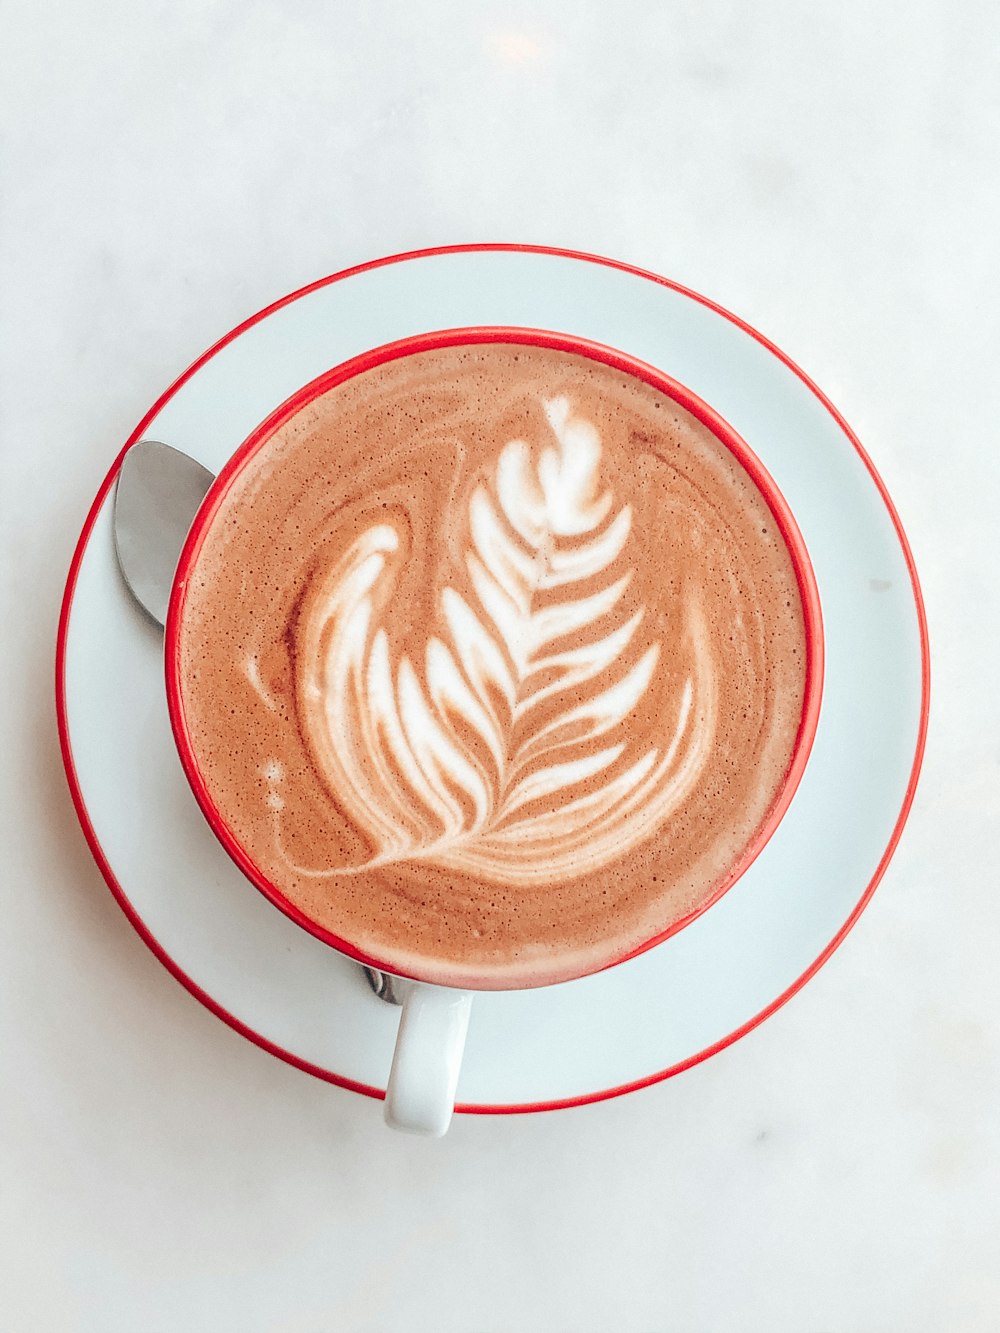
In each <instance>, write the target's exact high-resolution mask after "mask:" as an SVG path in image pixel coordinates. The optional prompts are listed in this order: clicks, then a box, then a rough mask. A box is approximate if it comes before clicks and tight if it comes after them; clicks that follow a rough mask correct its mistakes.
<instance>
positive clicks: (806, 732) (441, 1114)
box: [165, 327, 823, 1136]
mask: <svg viewBox="0 0 1000 1333" xmlns="http://www.w3.org/2000/svg"><path fill="white" fill-rule="evenodd" d="M484 342H502V343H520V344H524V345H527V346H536V347H537V346H540V347H548V348H554V349H556V350H561V351H567V352H573V353H576V354H578V355H582V356H588V357H591V358H592V359H594V360H597V361H600V362H602V363H604V364H605V365H609V366H612V367H614V368H615V369H617V370H620V371H624V372H626V373H628V374H631V375H634V376H636V377H637V378H639V379H643V380H645V381H647V382H648V383H650V384H652V385H653V386H654V387H655V388H657V389H659V390H660V391H661V392H663V393H665V394H666V395H667V396H668V397H671V398H673V399H674V400H675V401H676V402H678V403H679V404H680V405H681V406H682V407H683V408H685V409H686V410H687V411H688V412H690V413H692V414H693V415H694V416H695V417H697V418H698V419H699V420H700V421H701V422H702V423H703V424H705V425H706V426H708V428H709V429H710V430H711V431H712V432H713V434H715V435H716V437H717V438H718V439H720V440H721V441H722V442H723V443H724V444H725V445H726V447H727V448H728V449H729V450H730V451H731V452H732V453H733V454H734V455H735V457H736V458H737V459H738V461H739V462H740V463H741V464H742V466H743V467H744V468H745V469H746V471H747V472H748V473H749V475H750V476H751V478H752V479H753V481H754V482H755V483H756V485H757V487H758V489H759V490H760V492H761V494H762V495H763V497H764V499H765V500H766V502H767V504H768V505H769V507H770V509H771V511H772V513H773V515H774V517H775V519H776V521H777V524H778V527H779V529H780V531H781V533H782V535H783V537H784V540H785V542H786V545H787V547H788V550H789V554H790V556H791V559H792V562H793V565H794V568H795V571H796V575H797V577H798V582H799V589H800V593H801V596H802V606H803V613H804V620H805V631H806V646H807V673H806V689H805V695H804V703H803V711H802V721H801V725H800V728H799V733H798V738H797V741H796V746H795V751H794V755H793V758H792V762H791V764H790V766H789V769H788V772H787V774H786V776H785V780H784V783H783V785H782V788H781V791H780V793H779V795H778V798H777V800H776V801H775V803H774V804H773V806H772V808H771V810H770V813H769V814H768V817H767V819H766V820H765V821H764V823H763V824H762V825H761V826H760V828H758V830H757V831H756V833H755V834H754V837H753V839H752V840H751V841H750V842H749V843H748V844H747V846H746V847H745V848H744V849H743V851H742V853H741V854H740V856H739V858H738V860H737V861H736V863H735V864H734V865H733V866H732V867H731V869H730V872H729V874H728V875H727V876H726V878H725V879H724V880H723V881H722V882H721V883H720V884H717V885H716V886H715V887H714V889H713V891H712V893H711V894H710V895H709V896H708V897H707V898H706V899H705V900H704V901H702V902H701V903H700V904H699V906H698V908H697V910H696V911H694V912H692V913H690V914H689V915H687V916H685V917H683V918H681V919H679V920H673V921H669V922H665V923H664V926H663V928H662V929H661V930H660V931H658V932H657V933H656V934H654V935H653V936H652V937H651V938H649V939H647V940H645V941H643V943H642V944H641V945H639V946H638V947H637V948H632V949H630V950H629V951H628V953H627V954H625V955H624V956H622V957H621V958H616V959H614V960H613V963H612V964H606V965H615V964H617V963H622V962H625V961H626V960H627V959H628V958H633V957H635V955H636V954H638V953H641V952H643V951H644V950H646V949H649V948H651V947H653V946H654V945H656V944H659V943H661V942H662V941H663V940H665V939H667V938H668V937H669V936H671V935H673V934H674V933H676V931H678V930H680V929H681V928H682V927H684V926H685V925H687V924H689V923H690V921H692V920H694V918H695V917H696V916H698V915H700V914H701V913H702V912H703V911H705V910H706V908H708V907H710V906H711V905H712V904H713V903H715V902H717V901H718V899H719V898H720V897H721V896H722V894H723V893H725V892H726V890H727V889H729V888H730V887H731V886H732V885H733V884H734V883H735V882H736V880H737V879H738V878H739V877H740V875H742V874H743V872H744V871H745V870H746V869H747V867H748V866H749V865H750V864H751V863H752V861H753V860H754V859H755V858H756V856H757V855H758V853H759V852H760V851H761V849H762V848H763V847H764V845H765V843H766V842H767V841H768V839H769V838H770V836H771V834H772V833H773V832H774V830H775V829H776V828H777V826H778V824H779V822H780V820H781V818H782V816H783V815H784V813H785V811H786V810H787V809H788V806H789V804H790V802H791V800H792V797H793V795H794V793H795V790H796V788H797V786H798V784H799V781H800V779H801V777H802V774H803V772H804V770H805V766H806V762H807V760H808V756H809V751H810V748H811V746H812V741H813V737H814V735H815V731H816V725H817V721H818V717H819V703H820V693H821V684H822V674H823V669H822V663H823V635H822V622H821V615H820V609H819V594H818V591H817V588H816V582H815V578H814V576H813V572H812V566H811V563H810V560H809V556H808V552H807V550H806V547H805V543H804V541H803V539H802V536H801V534H800V532H799V530H798V527H797V525H796V523H795V520H794V518H793V517H792V514H791V511H790V509H789V507H788V505H787V503H786V502H785V500H784V498H783V497H782V495H781V493H780V492H779V490H778V488H777V486H776V485H775V483H774V481H773V479H772V478H771V477H770V475H769V474H768V472H767V471H766V469H765V468H764V466H763V464H762V463H761V462H760V460H759V459H757V457H756V455H755V454H753V452H752V451H751V450H750V448H749V447H748V446H747V444H746V443H745V442H744V441H743V440H742V439H741V438H740V437H739V436H738V435H737V434H736V432H735V431H734V430H733V429H732V428H731V427H730V426H729V425H728V424H727V423H726V422H725V421H724V420H723V419H722V418H721V417H720V416H719V415H718V413H716V412H715V411H714V410H713V409H712V408H711V407H709V406H708V405H707V404H705V403H704V402H702V400H701V399H699V398H697V397H696V395H694V394H693V393H691V392H690V391H689V390H687V389H686V388H684V386H682V385H680V384H678V383H677V382H676V381H674V380H672V379H671V378H670V377H669V376H667V375H666V374H664V373H662V372H661V371H659V370H657V369H656V368H655V367H652V366H649V365H647V364H645V363H643V362H641V361H638V360H636V359H635V358H633V357H630V356H627V355H625V354H624V353H621V352H618V351H616V350H614V349H612V348H609V347H605V346H602V345H601V344H597V343H594V342H591V341H589V340H587V339H584V338H577V337H573V336H571V335H566V334H555V333H550V332H545V331H541V330H534V329H520V328H518V329H512V328H498V327H482V328H464V329H449V330H438V331H435V332H433V333H428V334H425V335H418V336H416V337H411V338H407V339H404V340H401V341H399V342H396V343H392V344H388V345H386V346H384V347H379V348H375V349H373V350H372V351H370V352H366V353H364V354H362V355H361V356H358V357H355V358H353V359H352V360H351V361H349V362H346V363H344V364H343V365H341V366H338V367H335V368H334V369H332V370H331V371H329V372H327V373H326V374H324V375H322V376H320V377H319V378H318V379H316V380H313V381H312V382H311V383H310V384H307V385H305V386H304V387H303V388H302V389H300V390H299V391H298V392H297V393H295V394H294V395H293V396H292V397H291V398H289V399H288V400H287V401H286V402H285V403H283V404H282V405H281V406H280V407H279V408H278V409H277V410H276V411H275V412H273V413H272V414H271V415H270V416H269V417H268V418H267V419H266V420H265V421H264V422H262V423H261V425H260V426H258V427H257V428H256V429H255V430H254V431H253V432H252V434H251V435H250V436H249V437H248V439H247V440H245V441H244V443H243V444H242V445H241V446H240V447H239V449H237V451H236V452H235V453H234V455H233V456H232V458H231V459H230V460H229V462H228V463H227V464H226V466H225V467H224V468H223V469H222V471H221V472H220V474H219V476H218V477H217V478H216V481H215V482H214V484H213V485H212V487H211V489H210V490H209V492H208V494H207V496H206V497H205V500H204V503H203V504H202V506H201V508H200V509H199V511H198V514H197V516H196V518H195V520H194V523H193V525H192V528H191V532H190V533H189V535H188V539H187V542H186V543H185V546H184V550H183V551H182V553H181V557H180V561H179V563H178V567H177V573H176V575H175V579H174V586H173V591H172V594H171V599H170V608H169V612H168V615H167V623H166V640H165V647H166V686H167V701H168V706H169V712H170V721H171V726H172V728H173V734H174V740H175V742H176V745H177V749H178V753H179V755H180V758H181V762H182V765H183V767H184V771H185V773H186V775H187V778H188V781H189V782H190V784H191V787H192V790H193V792H194V794H195V797H196V798H197V800H198V803H199V805H200V806H201V809H202V811H203V813H204V815H205V817H206V819H207V820H208V823H209V824H210V826H211V828H212V829H213V831H214V832H215V834H216V836H217V837H218V839H219V841H220V842H221V843H222V845H223V847H224V848H225V849H226V851H227V852H228V853H229V855H230V856H231V857H232V859H233V861H234V862H235V863H236V864H237V866H239V868H240V869H241V870H242V871H243V873H244V874H245V875H246V877H247V878H248V879H249V880H250V881H251V883H253V884H254V885H256V887H257V888H258V889H260V890H261V892H263V893H264V894H265V895H266V896H267V897H268V898H269V899H270V900H271V901H272V902H273V903H274V904H275V905H276V906H277V907H279V908H280V909H281V910H282V911H283V912H285V914H286V915H288V916H289V917H291V918H292V920H294V921H295V922H296V923H297V924H298V925H300V926H302V927H303V928H304V929H306V930H308V931H310V932H311V933H312V934H313V935H315V936H317V937H318V938H319V939H321V940H323V941H325V942H326V943H327V944H329V945H331V946H332V947H333V948H336V949H338V950H339V951H340V952H342V953H345V954H347V955H348V956H349V957H352V958H355V959H357V960H358V961H359V962H361V963H364V964H365V965H366V966H369V967H372V968H376V969H378V970H379V971H381V972H384V973H388V974H390V975H393V976H394V977H395V978H396V982H395V983H394V987H393V989H394V990H395V991H396V992H397V993H399V994H401V995H402V1006H401V1011H400V1022H399V1031H398V1035H397V1039H396V1047H395V1051H394V1054H393V1060H392V1068H391V1072H390V1075H389V1081H388V1088H387V1091H386V1099H385V1115H386V1119H387V1121H388V1123H389V1124H390V1125H392V1126H394V1127H395V1128H398V1129H403V1130H407V1131H411V1132H414V1133H421V1134H426V1135H431V1136H440V1135H442V1134H444V1133H445V1131H446V1130H447V1128H448V1125H449V1123H450V1120H451V1115H452V1111H453V1108H454V1103H455V1092H456V1088H457V1085H458V1079H459V1075H460V1072H461V1064H462V1055H463V1051H464V1048H465V1040H466V1033H467V1030H468V1026H469V1018H470V1013H471V1010H472V1004H473V998H474V994H475V989H474V988H471V989H457V988H452V987H447V986H442V985H438V984H434V983H433V982H431V981H429V980H428V979H426V978H422V977H420V976H416V975H414V976H409V977H401V976H400V974H399V970H398V968H393V966H392V965H391V964H390V963H386V962H385V961H383V960H381V959H379V958H376V957H373V956H371V955H370V954H369V953H367V952H365V951H363V950H361V949H360V948H358V947H357V946H355V945H354V944H353V943H352V942H351V940H349V939H346V938H342V937H340V936H337V935H334V934H333V933H331V932H330V931H329V930H328V929H327V928H326V927H324V926H323V925H321V924H320V923H319V922H317V921H314V920H312V919H311V918H310V917H309V916H307V915H306V914H305V913H304V912H303V911H302V910H301V908H299V907H298V906H297V905H295V904H293V903H292V902H290V901H289V899H288V898H286V897H285V895H284V894H283V892H282V890H281V888H280V886H279V885H277V884H275V883H273V882H272V881H271V880H270V879H269V878H268V877H267V876H266V875H265V874H264V873H263V872H262V871H261V870H260V868H259V867H258V866H257V865H256V864H255V863H254V861H253V859H252V857H251V856H250V855H249V854H248V852H247V851H246V849H245V848H244V847H243V846H242V845H241V843H240V841H239V839H238V838H237V837H236V835H235V834H234V832H233V830H232V829H231V828H230V827H229V826H228V824H227V823H226V821H225V819H224V817H223V816H222V814H221V812H220V811H219V808H218V806H217V805H216V803H215V800H214V798H213V795H212V792H211V789H210V786H209V785H208V783H207V782H206V780H205V778H204V776H203V774H202V772H201V770H200V768H199V765H198V762H197V759H196V756H195V753H194V750H193V748H192V745H191V741H190V738H189V734H188V728H187V723H186V720H185V715H184V706H183V692H182V689H181V671H182V667H181V655H180V652H179V648H178V645H179V637H180V628H181V624H182V621H183V616H184V605H185V598H186V591H187V588H188V585H189V581H190V578H191V575H192V573H193V570H194V567H195V565H196V563H197V559H198V555H199V552H200V550H201V547H202V544H203V542H204V539H205V536H206V533H207V531H208V529H209V527H210V526H211V523H212V520H213V518H214V516H215V514H216V513H217V511H218V509H219V506H220V504H221V502H222V499H223V498H224V496H225V495H226V493H227V491H228V489H229V487H230V485H231V484H232V482H233V480H234V478H235V477H236V476H237V475H238V474H239V472H240V471H241V469H242V468H243V467H244V466H245V465H246V464H247V462H248V461H249V459H250V458H252V457H253V455H254V454H255V453H256V452H257V450H258V449H260V448H261V447H262V446H263V445H264V444H265V443H266V442H267V440H269V439H270V437H271V435H272V434H273V433H274V432H275V431H276V430H277V429H278V428H279V426H281V425H282V424H284V423H285V422H286V421H288V420H289V419H290V417H292V416H294V415H295V414H296V413H298V412H299V411H301V410H302V409H303V408H304V407H305V406H306V405H307V404H308V403H309V402H311V401H312V400H313V399H314V398H316V397H318V396H319V395H320V394H323V393H325V392H327V391H328V390H329V389H331V388H333V387H334V386H335V385H336V384H340V383H343V382H344V381H346V380H348V379H350V378H352V377H353V376H355V375H358V374H360V373H362V372H363V371H366V370H370V369H371V368H373V367H374V366H377V365H381V364H384V363H385V362H387V361H390V360H393V359H395V358H397V357H402V356H407V355H412V354H413V353H415V352H419V351H426V350H429V349H432V348H437V347H451V346H461V345H466V344H474V343H484ZM577 975H584V973H578V974H577ZM566 979H569V978H566ZM495 985H496V983H495V981H493V982H491V984H490V987H489V988H490V989H493V988H495Z"/></svg>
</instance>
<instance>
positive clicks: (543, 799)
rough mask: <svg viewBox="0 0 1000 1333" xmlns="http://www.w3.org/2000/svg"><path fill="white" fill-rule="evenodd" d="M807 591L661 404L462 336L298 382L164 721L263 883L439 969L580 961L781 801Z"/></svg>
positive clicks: (623, 938) (708, 871)
mask: <svg viewBox="0 0 1000 1333" xmlns="http://www.w3.org/2000/svg"><path fill="white" fill-rule="evenodd" d="M806 659H807V648H806V635H805V627H804V617H803V608H802V599H801V595H800V591H799V585H798V580H797V577H796V573H795V569H794V566H793V563H792V560H791V557H790V555H789V552H788V549H787V547H786V544H785V541H784V539H783V537H782V535H781V532H780V530H779V528H778V524H777V522H776V520H775V518H774V516H773V514H772V512H771V509H770V508H769V506H768V504H767V502H766V501H765V499H764V498H763V496H762V495H761V493H760V491H759V490H758V488H757V486H756V484H755V483H754V481H753V480H752V479H751V478H750V476H749V475H748V473H747V472H746V471H745V469H744V468H743V466H742V465H741V464H740V463H739V462H738V461H737V459H736V458H735V457H734V455H733V454H732V453H731V452H730V450H729V449H728V448H727V447H726V445H725V444H723V443H722V442H721V441H720V440H719V439H718V438H717V437H716V436H715V435H714V434H713V433H712V432H711V431H710V430H709V429H708V428H707V427H706V426H705V425H703V424H702V423H701V422H700V421H699V420H697V419H696V418H695V417H694V416H693V415H692V414H691V413H689V412H687V411H686V410H685V409H684V408H682V407H681V406H679V404H678V403H677V402H675V401H674V400H673V399H672V398H670V397H668V396H667V395H666V394H665V393H664V392H662V391H661V390H660V389H657V388H654V387H653V386H652V385H650V384H648V383H646V382H645V381H644V380H641V379H639V378H637V377H633V376H632V375H630V374H627V373H625V372H623V371H621V370H618V369H616V368H613V367H612V366H610V365H606V364H603V363H602V362H600V361H597V360H593V359H591V358H590V357H587V356H583V355H580V354H577V353H572V352H566V351H558V350H555V349H552V348H548V347H540V346H529V345H521V344H516V343H483V344H471V345H469V344H466V345H461V346H455V347H441V348H435V349H433V350H426V351H419V352H415V353H412V354H410V355H406V356H402V357H399V358H398V359H395V360H390V361H387V362H385V363H384V364H381V365H378V366H376V367H375V368H373V369H369V370H366V371H364V372H362V373H360V374H358V375H357V376H355V377H354V378H351V379H348V380H346V381H345V382H343V383H340V384H336V385H335V386H334V387H332V388H329V389H327V390H326V391H325V392H321V393H320V394H319V396H318V397H316V398H314V399H313V400H312V401H311V402H309V403H308V404H307V405H306V406H303V407H302V408H301V409H300V410H298V411H296V412H295V413H294V414H293V415H291V417H290V418H289V419H287V420H285V421H284V422H283V423H282V424H280V425H278V427H277V428H276V429H275V430H274V431H273V432H272V433H271V434H270V435H269V437H267V438H266V439H265V440H264V442H263V443H262V444H260V445H259V447H257V448H256V449H255V450H254V451H252V452H251V454H250V456H249V457H248V458H247V460H246V461H245V462H244V463H243V465H242V466H241V467H240V468H239V469H238V470H237V471H236V472H235V474H234V476H233V477H232V479H231V481H230V484H229V485H228V488H227V490H226V491H225V494H224V496H223V497H222V499H221V502H220V503H219V505H218V508H217V510H216V511H215V513H214V514H213V516H212V518H211V520H210V522H209V524H208V526H207V528H206V530H205V533H204V535H203V540H202V543H201V546H200V549H199V550H198V553H197V556H196V559H195V561H194V564H193V567H192V568H191V570H190V572H189V575H188V578H187V581H186V586H185V587H184V589H183V602H182V606H181V620H180V628H179V641H178V663H179V680H180V695H181V703H182V711H183V716H184V723H185V728H186V732H187V736H188V742H189V744H190V747H191V751H192V754H193V757H194V761H195V763H196V765H197V769H198V771H199V773H200V776H201V780H202V782H203V784H204V787H205V789H206V791H207V793H208V795H209V798H210V800H211V803H212V804H213V805H214V806H215V808H216V810H217V811H218V814H219V815H220V816H221V819H222V821H223V822H224V823H225V825H226V826H227V828H228V829H229V830H230V832H231V834H232V836H233V837H234V838H235V840H236V842H237V843H238V844H239V846H240V848H241V849H242V850H243V852H244V854H245V855H246V857H247V858H249V861H250V862H252V864H253V866H254V867H256V869H257V871H258V872H259V875H260V876H262V877H263V878H264V879H266V880H267V881H268V882H269V884H270V885H271V886H273V888H274V889H276V890H277V892H278V894H279V895H280V897H281V898H283V899H285V900H286V901H287V902H288V903H290V904H292V905H293V907H294V908H296V909H298V911H299V912H300V913H302V914H304V916H305V917H307V918H308V919H309V921H310V922H311V923H313V924H314V925H315V926H316V927H318V928H319V931H320V932H321V933H327V934H328V935H329V936H331V937H334V938H335V939H336V940H338V941H341V942H343V943H345V944H346V945H348V946H349V947H350V948H351V949H353V950H356V951H358V952H359V953H361V954H362V955H365V956H367V957H369V958H373V959H376V960H378V961H380V962H381V963H383V964H384V965H386V966H387V967H389V968H390V969H393V970H397V971H401V972H404V973H408V974H411V975H415V976H418V977H421V978H423V979H425V980H429V981H438V982H442V983H444V984H451V985H469V986H475V987H479V988H501V987H510V986H531V985H540V984H544V983H548V982H553V981H559V980H564V979H568V978H570V977H573V976H578V975H581V974H583V973H586V972H590V971H594V970H596V969H598V968H600V967H602V966H604V965H606V964H608V963H611V962H613V961H615V960H617V959H619V958H621V957H623V956H625V955H627V954H628V953H629V952H631V951H632V950H634V949H635V948H637V947H639V946H641V945H642V944H644V943H645V942H647V941H648V940H650V939H651V938H653V937H654V936H658V935H660V934H662V933H664V932H666V931H667V930H668V929H669V928H670V927H671V926H672V925H673V924H675V923H677V922H679V921H681V920H683V919H684V918H686V917H688V916H690V915H691V914H692V913H694V912H696V911H697V910H699V908H700V907H702V906H703V905H704V904H705V903H706V902H708V901H710V900H712V899H713V898H714V897H715V896H716V895H717V894H718V892H719V891H720V889H721V888H722V887H724V886H725V884H726V883H727V882H728V880H729V879H730V878H731V877H732V874H733V872H734V869H735V868H737V867H738V865H739V863H740V861H741V859H742V858H743V857H744V856H745V853H746V850H747V848H748V846H749V845H750V844H751V843H752V842H753V840H754V837H755V835H756V834H757V832H758V830H759V829H760V828H761V826H762V824H763V823H764V821H765V820H766V818H767V816H768V815H769V813H770V811H771V810H772V807H773V806H774V803H775V801H776V799H777V798H778V796H779V795H780V793H781V791H782V788H783V785H784V780H785V777H786V774H787V772H788V770H789V765H790V763H791V761H792V756H793V753H794V751H795V745H796V739H797V737H798V733H799V728H800V723H801V719H802V711H803V699H804V693H805V685H806V666H807V660H806Z"/></svg>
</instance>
